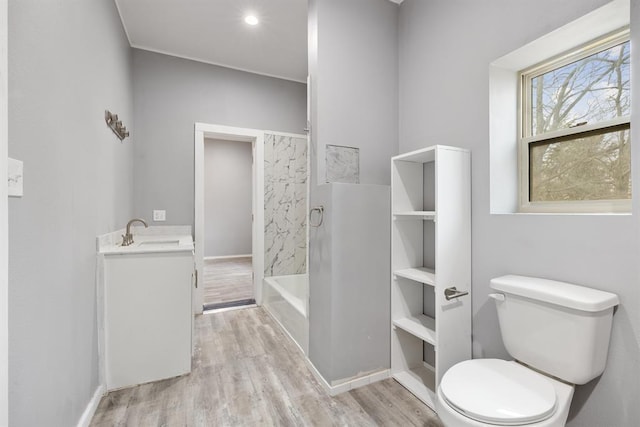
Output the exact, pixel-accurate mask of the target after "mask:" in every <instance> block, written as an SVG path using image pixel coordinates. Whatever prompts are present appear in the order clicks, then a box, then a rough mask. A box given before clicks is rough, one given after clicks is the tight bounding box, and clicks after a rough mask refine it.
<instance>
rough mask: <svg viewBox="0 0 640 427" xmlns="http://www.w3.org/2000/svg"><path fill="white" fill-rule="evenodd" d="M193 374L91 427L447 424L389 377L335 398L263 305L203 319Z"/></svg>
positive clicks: (130, 394) (125, 397)
mask: <svg viewBox="0 0 640 427" xmlns="http://www.w3.org/2000/svg"><path fill="white" fill-rule="evenodd" d="M195 330H196V332H195V340H196V352H195V355H194V358H193V371H192V373H191V374H190V375H185V376H182V377H178V378H172V379H168V380H164V381H158V382H155V383H150V384H144V385H141V386H137V387H132V388H129V389H125V390H119V391H116V392H112V393H110V394H108V395H107V396H105V397H103V398H102V400H101V402H100V405H99V406H98V409H97V411H96V414H95V416H94V418H93V420H92V422H91V426H94V427H98V426H145V427H147V426H168V427H173V426H423V427H424V426H429V427H431V426H434V427H435V426H441V423H440V421H439V420H438V418H437V416H436V415H435V414H434V413H433V411H431V410H430V409H429V408H428V407H427V406H425V405H424V404H423V403H422V402H420V401H419V400H418V399H416V398H415V397H414V396H413V395H412V394H411V393H409V392H408V391H407V390H405V389H404V388H403V387H402V386H400V385H399V384H398V383H396V382H395V381H394V380H393V379H387V380H384V381H380V382H377V383H375V384H371V385H368V386H365V387H361V388H358V389H355V390H352V391H350V392H347V393H343V394H341V395H338V396H335V397H333V398H332V397H330V396H328V395H327V394H326V393H325V392H324V390H323V389H322V388H321V387H320V385H319V384H318V382H317V381H316V380H315V378H314V377H313V375H312V374H311V373H310V372H309V370H308V368H307V366H306V364H305V361H304V356H303V355H302V353H301V352H300V350H299V349H298V348H297V347H296V346H295V344H294V343H293V342H292V341H291V340H290V339H289V338H288V337H287V336H285V334H284V333H283V332H282V331H281V330H280V329H279V326H278V325H276V324H275V322H274V321H273V319H272V318H271V317H270V316H269V315H268V314H267V313H266V312H265V311H264V310H263V309H262V308H260V307H258V308H247V309H241V310H234V311H226V312H222V313H215V314H208V315H202V316H198V317H197V318H196V324H195Z"/></svg>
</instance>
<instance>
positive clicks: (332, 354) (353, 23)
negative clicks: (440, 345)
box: [308, 0, 398, 382]
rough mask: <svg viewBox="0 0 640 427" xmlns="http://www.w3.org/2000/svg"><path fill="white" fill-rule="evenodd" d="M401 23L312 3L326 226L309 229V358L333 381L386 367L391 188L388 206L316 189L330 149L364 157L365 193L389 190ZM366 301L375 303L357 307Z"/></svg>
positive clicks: (383, 1)
mask: <svg viewBox="0 0 640 427" xmlns="http://www.w3.org/2000/svg"><path fill="white" fill-rule="evenodd" d="M397 19H398V6H397V5H395V4H393V3H391V2H389V1H388V0H350V1H348V2H345V1H342V0H310V1H309V28H308V33H309V73H310V75H311V111H310V116H311V122H312V123H311V129H312V135H311V147H310V155H311V176H310V178H311V186H310V200H311V206H318V205H323V206H324V208H325V212H326V214H325V220H326V222H325V223H324V224H323V225H322V226H321V227H320V228H318V229H314V228H310V230H309V287H310V293H311V298H310V307H309V323H310V325H309V357H310V359H311V361H312V362H313V364H314V365H315V366H316V368H317V369H318V370H319V371H320V373H321V374H322V375H323V376H324V378H325V379H326V380H327V381H329V382H331V381H335V380H339V379H344V378H346V377H350V376H355V375H358V374H360V373H362V372H365V371H367V370H375V369H379V368H388V367H389V311H388V310H389V306H390V298H389V277H390V276H389V274H388V271H389V268H390V256H389V250H390V246H391V242H390V232H389V230H388V227H389V220H388V219H387V220H385V219H382V218H388V213H389V197H388V189H386V199H385V198H384V197H382V198H381V199H376V198H375V197H373V196H371V193H370V189H369V190H368V189H367V188H366V187H368V186H361V187H360V186H358V185H346V184H342V186H344V187H335V186H341V184H333V185H319V184H322V183H323V182H324V181H325V150H324V146H325V145H327V144H335V145H345V146H352V147H358V148H359V149H360V182H361V183H362V184H386V185H388V184H389V183H390V179H391V178H390V158H391V156H393V155H395V154H396V153H397V139H398V104H397V103H398V56H397V47H398V46H397V42H398V28H397ZM335 188H349V193H348V194H349V196H348V197H336V194H335V191H333V190H332V189H335ZM371 188H375V187H373V186H371ZM340 194H343V193H340ZM343 195H344V194H343ZM378 196H379V194H378ZM383 202H384V203H383ZM350 212H351V213H355V212H359V214H356V216H357V215H360V216H358V218H359V219H358V220H355V219H354V217H353V216H352V214H350ZM370 214H371V215H370ZM342 215H347V216H346V217H344V218H343V217H342ZM380 215H382V216H380ZM384 215H387V217H385V216H384ZM369 216H371V218H369ZM336 219H338V222H337V223H336ZM349 219H350V220H352V221H354V222H352V223H350V222H348V220H349ZM369 220H371V221H373V222H367V221H369ZM376 221H379V222H376ZM345 224H349V225H348V226H346V227H345ZM374 224H376V225H374ZM361 226H362V227H370V228H368V230H375V232H374V233H371V234H369V235H367V234H366V233H363V229H362V228H361ZM342 227H344V228H342ZM342 230H344V234H338V233H340V232H342ZM336 236H338V238H336ZM368 267H369V269H370V270H371V271H373V270H375V272H376V274H377V276H371V275H370V273H371V271H369V270H367V268H368ZM366 284H369V288H368V289H366V286H365V285H366ZM365 294H367V298H366V300H367V302H371V304H366V303H363V302H362V296H363V295H365ZM356 295H357V296H356ZM371 307H376V311H375V312H371V311H370V310H371ZM385 307H386V308H385ZM356 319H359V320H356ZM363 319H366V321H367V322H369V325H374V324H375V325H377V326H376V328H377V329H376V331H377V332H376V333H372V334H371V335H370V336H371V337H372V341H370V342H369V343H366V342H363V341H360V339H362V338H364V337H366V336H367V334H369V333H370V332H372V331H371V330H369V329H367V327H366V326H365V325H363V324H362V323H360V321H361V320H363ZM377 322H381V323H377ZM378 333H379V335H378ZM381 337H382V338H381ZM372 343H375V345H374V346H372V345H371V344H372ZM362 351H366V352H367V354H363V353H362Z"/></svg>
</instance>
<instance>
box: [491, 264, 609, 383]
mask: <svg viewBox="0 0 640 427" xmlns="http://www.w3.org/2000/svg"><path fill="white" fill-rule="evenodd" d="M491 288H492V289H494V290H495V291H497V293H496V294H491V295H490V296H491V297H493V298H494V299H495V300H496V307H497V310H498V322H499V323H500V332H501V334H502V339H503V341H504V345H505V347H506V349H507V351H508V352H509V354H510V355H511V356H513V358H515V359H516V360H518V361H520V362H522V363H525V364H527V365H529V366H531V367H533V368H536V369H538V370H540V371H542V372H544V373H547V374H549V375H552V376H554V377H557V378H560V379H562V380H564V381H567V382H569V383H572V384H585V383H587V382H589V381H590V380H592V379H593V378H595V377H597V376H598V375H600V374H601V373H602V372H603V371H604V367H605V365H606V362H607V353H608V351H609V338H610V336H611V324H612V321H613V308H614V307H615V306H616V305H618V303H619V301H618V296H617V295H615V294H612V293H610V292H604V291H599V290H596V289H591V288H586V287H584V286H577V285H572V284H569V283H564V282H557V281H554V280H546V279H539V278H534V277H525V276H515V275H508V276H502V277H497V278H495V279H492V280H491Z"/></svg>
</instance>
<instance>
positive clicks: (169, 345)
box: [102, 236, 194, 390]
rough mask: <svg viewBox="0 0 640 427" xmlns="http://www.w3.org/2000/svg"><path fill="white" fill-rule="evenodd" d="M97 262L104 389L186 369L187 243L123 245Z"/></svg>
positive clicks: (189, 294)
mask: <svg viewBox="0 0 640 427" xmlns="http://www.w3.org/2000/svg"><path fill="white" fill-rule="evenodd" d="M189 240H190V236H189ZM116 249H117V248H116ZM127 251H128V252H127ZM102 263H103V271H104V273H103V274H104V278H103V281H104V286H103V292H104V296H103V301H104V305H103V310H104V312H103V317H104V322H103V325H104V326H103V328H104V330H103V336H104V341H103V342H104V351H103V354H104V356H103V357H104V362H103V363H104V375H105V382H106V386H107V390H114V389H119V388H123V387H129V386H133V385H137V384H142V383H146V382H150V381H157V380H161V379H165V378H171V377H175V376H179V375H183V374H186V373H189V372H190V371H191V354H192V325H193V314H192V310H191V305H192V301H191V299H192V288H193V274H194V258H193V245H192V243H191V242H189V244H188V245H187V244H184V245H181V246H176V247H168V248H162V247H161V246H158V247H156V248H154V249H153V251H151V252H145V250H144V246H142V247H141V248H140V249H136V247H132V248H131V249H125V248H123V249H122V250H121V251H120V252H117V251H115V250H114V253H106V254H103V259H102Z"/></svg>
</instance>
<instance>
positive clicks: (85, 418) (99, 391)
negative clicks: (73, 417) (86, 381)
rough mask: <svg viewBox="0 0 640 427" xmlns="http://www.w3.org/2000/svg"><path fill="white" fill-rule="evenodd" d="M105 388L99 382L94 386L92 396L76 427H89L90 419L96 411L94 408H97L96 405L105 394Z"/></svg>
mask: <svg viewBox="0 0 640 427" xmlns="http://www.w3.org/2000/svg"><path fill="white" fill-rule="evenodd" d="M106 391H107V388H106V387H105V386H104V384H101V385H99V386H98V388H96V391H95V393H93V397H92V398H91V400H90V401H89V403H88V404H87V407H86V408H85V410H84V412H83V413H82V416H81V417H80V421H78V427H89V424H91V419H92V418H93V416H94V414H95V413H96V409H98V405H99V404H100V400H101V399H102V397H103V396H104V395H105V393H106Z"/></svg>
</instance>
